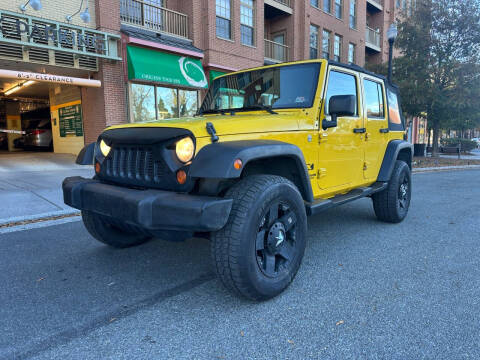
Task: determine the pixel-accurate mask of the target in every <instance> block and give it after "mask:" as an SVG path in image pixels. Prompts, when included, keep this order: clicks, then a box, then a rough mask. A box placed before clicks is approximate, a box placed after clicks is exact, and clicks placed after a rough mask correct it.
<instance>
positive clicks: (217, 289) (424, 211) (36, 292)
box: [0, 170, 480, 359]
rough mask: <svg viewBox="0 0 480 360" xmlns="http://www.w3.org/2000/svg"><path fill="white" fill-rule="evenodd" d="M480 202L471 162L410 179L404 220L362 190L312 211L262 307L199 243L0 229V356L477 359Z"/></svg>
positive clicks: (67, 228)
mask: <svg viewBox="0 0 480 360" xmlns="http://www.w3.org/2000/svg"><path fill="white" fill-rule="evenodd" d="M479 199H480V171H473V170H472V171H458V172H438V173H428V174H417V175H414V195H413V200H412V205H411V209H410V213H409V215H408V218H407V219H406V220H405V221H404V222H403V223H401V224H399V225H390V224H383V223H380V222H378V221H376V219H375V218H374V215H373V210H372V207H371V203H370V200H369V199H363V200H360V201H357V202H354V203H351V204H347V205H344V206H343V207H340V208H338V209H335V210H333V211H331V212H328V213H325V214H320V215H318V216H316V217H315V218H310V219H309V233H308V245H307V251H306V255H305V258H304V261H303V265H302V267H301V269H300V271H299V273H298V275H297V278H296V279H295V281H294V282H293V284H292V285H291V286H290V288H289V289H288V290H287V291H286V292H285V293H284V294H282V295H280V296H279V297H277V298H275V299H273V300H271V301H268V302H265V303H260V304H256V303H252V302H248V301H244V300H240V299H238V298H236V297H233V296H231V295H230V294H229V293H228V292H227V291H226V290H224V288H223V287H222V285H221V284H220V283H219V281H218V280H217V279H215V277H214V275H213V273H212V267H211V263H210V256H209V244H208V241H206V240H200V239H194V240H190V241H187V242H184V243H168V242H163V241H159V240H157V241H152V242H150V243H147V244H145V245H142V246H140V247H137V248H132V249H127V250H113V249H109V248H108V247H106V246H103V245H102V244H100V243H97V242H96V241H94V240H93V239H92V238H91V237H90V236H89V235H88V234H87V232H86V231H85V230H84V228H83V225H82V224H81V222H73V223H68V224H62V225H55V226H50V227H44V228H39V229H32V230H26V231H18V232H13V233H8V234H0V254H1V260H0V334H1V336H0V358H1V359H27V358H28V359H29V358H34V359H423V358H425V359H478V358H480V316H479V313H480V246H479V243H480V236H479V234H480V210H479V206H480V202H479Z"/></svg>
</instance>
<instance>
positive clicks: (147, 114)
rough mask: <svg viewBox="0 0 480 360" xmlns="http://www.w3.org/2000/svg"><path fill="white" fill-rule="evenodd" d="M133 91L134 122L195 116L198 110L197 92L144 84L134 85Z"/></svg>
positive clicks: (132, 112) (132, 114) (132, 110)
mask: <svg viewBox="0 0 480 360" xmlns="http://www.w3.org/2000/svg"><path fill="white" fill-rule="evenodd" d="M131 89H132V90H131V121H132V122H141V121H149V120H155V119H158V120H163V119H171V118H178V117H188V116H194V115H195V114H196V112H197V110H198V91H195V90H181V89H174V88H168V87H163V86H156V87H155V86H153V85H142V84H132V87H131ZM155 94H156V95H155Z"/></svg>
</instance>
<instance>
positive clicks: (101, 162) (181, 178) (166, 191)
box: [63, 60, 413, 300]
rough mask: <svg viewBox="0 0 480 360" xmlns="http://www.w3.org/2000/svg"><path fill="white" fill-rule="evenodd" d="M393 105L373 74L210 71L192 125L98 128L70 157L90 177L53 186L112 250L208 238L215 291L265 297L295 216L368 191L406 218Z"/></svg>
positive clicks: (407, 166) (296, 263)
mask: <svg viewBox="0 0 480 360" xmlns="http://www.w3.org/2000/svg"><path fill="white" fill-rule="evenodd" d="M387 100H388V101H387ZM399 104H400V99H399V90H398V87H396V86H395V85H393V84H392V83H390V82H389V81H387V79H386V78H384V77H383V76H380V75H376V74H373V73H371V72H369V71H367V70H365V69H362V68H361V67H359V66H354V65H345V64H340V63H336V62H332V61H327V60H312V61H303V62H294V63H286V64H279V65H273V66H266V67H261V68H256V69H250V70H244V71H239V72H235V73H230V74H227V75H223V76H220V77H218V78H216V79H215V80H214V81H213V83H212V85H211V87H210V89H209V90H208V93H207V95H206V96H205V100H204V102H203V104H202V106H201V108H200V110H199V111H198V114H197V115H196V116H195V117H192V118H190V119H188V120H185V119H181V120H168V121H163V120H160V121H157V122H145V123H139V124H128V125H119V126H113V127H110V128H108V129H106V130H105V131H104V132H103V133H102V134H101V135H100V136H99V138H98V141H97V142H96V143H92V144H90V145H87V146H86V147H85V148H84V149H82V151H81V152H80V154H79V157H78V159H77V162H78V163H80V164H84V165H86V164H91V165H94V169H95V173H96V174H95V177H94V178H93V179H85V178H82V177H78V176H76V177H69V178H66V179H65V180H64V181H63V194H64V199H65V203H66V204H67V205H70V206H72V207H74V208H77V209H80V210H81V211H82V218H83V222H84V224H85V227H86V229H87V230H88V231H89V232H90V234H91V235H92V236H93V237H94V238H96V239H97V240H99V241H101V242H103V243H105V244H108V245H110V246H113V247H119V248H124V247H128V246H133V245H139V244H141V243H144V242H145V241H147V240H149V239H150V238H152V237H159V238H163V239H170V240H174V241H178V240H184V239H187V238H191V237H194V236H197V237H198V236H202V237H209V238H210V239H211V247H212V248H211V253H212V256H213V262H214V268H215V270H216V272H217V274H218V277H219V278H220V279H221V281H222V282H223V283H224V285H225V286H226V287H227V288H228V289H230V290H231V291H232V292H234V293H235V294H237V295H241V296H243V297H246V298H249V299H253V300H266V299H269V298H272V297H274V296H276V295H278V294H279V293H281V292H282V291H283V290H284V289H285V288H286V287H287V286H288V285H289V284H290V282H291V281H292V280H293V279H294V277H295V274H296V273H297V270H298V269H299V267H300V264H301V261H302V258H303V254H304V250H305V246H306V240H307V239H306V238H307V215H313V214H317V213H319V212H321V211H329V210H330V209H332V208H333V207H335V206H338V205H341V204H344V203H347V202H349V201H352V200H356V199H360V198H364V197H371V199H372V202H373V209H374V212H375V215H376V216H377V218H378V219H379V220H381V221H385V222H390V223H399V222H401V221H402V220H403V219H404V218H405V217H406V216H407V212H408V208H409V205H410V198H411V189H412V186H411V175H410V174H411V165H412V154H413V146H412V144H410V143H408V142H406V141H404V140H403V137H404V134H405V121H404V117H403V115H402V112H401V109H400V106H399ZM347 224H348V223H347V221H345V225H347ZM381 231H382V228H377V230H376V232H375V231H374V232H372V236H380V235H379V234H380V233H381ZM160 276H161V275H160Z"/></svg>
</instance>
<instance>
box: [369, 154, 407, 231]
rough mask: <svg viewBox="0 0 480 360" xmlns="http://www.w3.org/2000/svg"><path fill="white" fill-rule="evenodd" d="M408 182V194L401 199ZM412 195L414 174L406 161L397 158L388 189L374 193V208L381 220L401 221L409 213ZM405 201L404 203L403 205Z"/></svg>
mask: <svg viewBox="0 0 480 360" xmlns="http://www.w3.org/2000/svg"><path fill="white" fill-rule="evenodd" d="M405 183H406V184H407V186H408V188H407V189H406V192H407V193H406V194H405V195H406V196H405V198H404V199H400V197H401V194H402V193H403V191H402V188H401V186H402V184H405ZM411 195H412V176H411V172H410V168H409V166H408V165H407V163H406V162H404V161H401V160H397V161H396V162H395V167H394V168H393V172H392V176H391V177H390V181H389V182H388V186H387V188H386V189H384V190H382V191H380V192H378V193H375V194H373V195H372V201H373V210H374V211H375V215H376V216H377V218H378V219H379V220H381V221H385V222H389V223H399V222H401V221H402V220H403V219H405V217H406V216H407V213H408V208H409V206H410V199H411ZM402 203H403V205H402Z"/></svg>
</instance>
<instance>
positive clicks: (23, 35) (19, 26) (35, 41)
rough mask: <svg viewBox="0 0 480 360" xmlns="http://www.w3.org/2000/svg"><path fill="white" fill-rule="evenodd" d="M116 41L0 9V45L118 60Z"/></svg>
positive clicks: (116, 38)
mask: <svg viewBox="0 0 480 360" xmlns="http://www.w3.org/2000/svg"><path fill="white" fill-rule="evenodd" d="M119 40H120V36H119V35H116V34H111V33H107V32H104V31H98V30H95V29H90V28H85V27H81V26H76V25H71V24H66V23H61V22H58V21H52V20H46V19H43V18H38V17H34V16H29V15H25V14H18V13H14V12H11V11H4V10H0V43H2V42H6V43H11V44H18V45H23V46H28V47H33V48H35V47H37V48H43V49H49V50H56V51H62V52H67V53H74V54H81V55H85V56H93V57H100V58H106V59H112V60H121V58H120V57H119V56H118V54H117V48H118V41H119Z"/></svg>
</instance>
